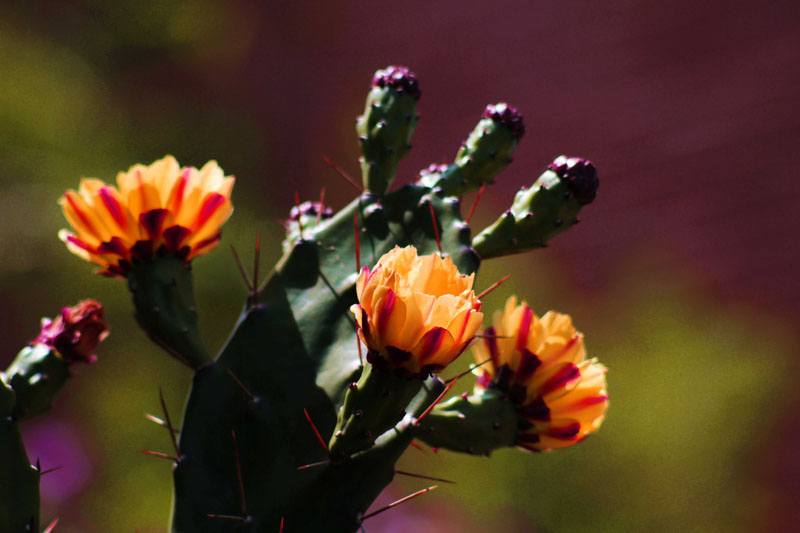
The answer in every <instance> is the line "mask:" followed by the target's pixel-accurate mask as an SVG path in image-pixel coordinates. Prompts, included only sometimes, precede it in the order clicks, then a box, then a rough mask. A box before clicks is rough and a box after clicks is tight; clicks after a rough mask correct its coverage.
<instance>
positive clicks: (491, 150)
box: [420, 103, 525, 196]
mask: <svg viewBox="0 0 800 533" xmlns="http://www.w3.org/2000/svg"><path fill="white" fill-rule="evenodd" d="M524 133H525V127H524V126H523V122H522V115H520V113H519V112H518V111H517V110H516V109H515V108H513V107H511V106H509V105H508V104H505V103H499V104H495V105H489V106H487V107H486V110H485V111H484V112H483V117H482V118H481V120H480V121H479V122H478V124H477V126H475V129H474V130H472V133H470V134H469V137H467V140H466V141H464V143H463V144H462V145H461V148H460V149H459V150H458V153H457V154H456V159H455V162H454V163H453V164H452V165H450V166H449V167H447V169H445V170H440V169H439V170H437V169H432V168H431V167H429V168H428V169H427V171H423V172H422V173H421V175H420V183H421V184H422V185H426V186H429V187H439V188H441V190H442V194H444V195H445V196H461V195H463V194H465V193H467V192H470V191H474V190H477V189H480V188H481V186H482V185H484V184H489V183H492V178H494V176H496V175H497V174H498V173H499V172H500V171H501V170H503V169H504V168H505V167H506V165H508V163H510V162H511V154H512V152H513V151H514V148H516V146H517V143H518V142H519V140H520V139H521V138H522V135H523V134H524Z"/></svg>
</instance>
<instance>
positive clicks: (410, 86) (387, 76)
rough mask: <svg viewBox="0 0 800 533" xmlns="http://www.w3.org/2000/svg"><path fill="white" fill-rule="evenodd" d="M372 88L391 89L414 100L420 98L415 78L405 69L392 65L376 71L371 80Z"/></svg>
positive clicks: (420, 93)
mask: <svg viewBox="0 0 800 533" xmlns="http://www.w3.org/2000/svg"><path fill="white" fill-rule="evenodd" d="M372 86H373V87H392V88H394V89H395V90H396V91H398V92H401V93H408V94H409V95H410V96H412V97H413V98H414V100H419V98H420V96H422V91H420V89H419V82H418V81H417V76H416V75H415V74H414V73H413V72H411V71H410V70H408V68H406V67H400V66H396V65H392V66H390V67H386V68H385V69H383V70H379V71H377V72H376V73H375V76H374V77H373V78H372Z"/></svg>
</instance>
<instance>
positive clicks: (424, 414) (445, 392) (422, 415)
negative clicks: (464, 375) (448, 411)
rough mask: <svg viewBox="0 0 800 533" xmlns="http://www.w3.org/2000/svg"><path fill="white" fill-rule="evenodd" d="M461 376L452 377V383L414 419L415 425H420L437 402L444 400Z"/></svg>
mask: <svg viewBox="0 0 800 533" xmlns="http://www.w3.org/2000/svg"><path fill="white" fill-rule="evenodd" d="M460 377H461V376H456V377H454V378H452V380H450V383H448V385H447V387H445V388H444V390H443V391H442V393H441V394H440V395H439V396H437V397H436V399H435V400H433V402H432V403H431V404H430V405H429V406H428V408H427V409H425V411H423V412H422V414H421V415H419V416H418V417H417V418H416V419H415V420H414V425H415V426H417V425H419V423H420V422H421V421H422V419H423V418H425V417H426V416H428V414H429V413H430V412H431V411H433V408H434V407H436V404H437V403H439V402H441V401H442V398H444V396H445V394H447V393H448V392H449V391H450V389H452V388H453V385H455V384H456V381H458V378H460Z"/></svg>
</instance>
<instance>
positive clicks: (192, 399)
mask: <svg viewBox="0 0 800 533" xmlns="http://www.w3.org/2000/svg"><path fill="white" fill-rule="evenodd" d="M419 97H420V90H419V84H418V81H417V79H416V77H415V76H414V75H413V74H412V73H411V72H410V71H409V70H408V69H406V68H404V67H394V66H393V67H389V68H387V69H384V70H380V71H378V72H377V73H376V74H375V77H374V78H373V83H372V88H371V89H370V92H369V95H368V97H367V103H366V106H365V111H364V115H363V116H362V117H360V118H359V119H358V121H357V132H358V134H359V144H360V148H361V151H362V165H361V169H362V178H363V184H364V192H363V193H362V194H360V195H358V196H357V197H356V198H355V199H353V201H352V202H350V203H349V204H348V205H347V206H345V207H344V208H342V209H341V210H339V211H338V212H336V213H334V212H333V211H332V210H331V209H330V208H328V207H326V206H324V205H323V204H322V202H319V203H311V202H306V203H303V204H301V203H300V202H299V200H298V202H297V205H296V206H295V207H294V208H293V209H292V211H291V212H290V216H289V218H288V219H287V221H286V223H285V226H286V238H285V240H284V242H283V251H284V255H283V257H282V258H281V259H280V261H279V262H278V263H277V265H276V266H275V268H274V269H273V270H272V272H271V273H270V275H269V277H268V278H267V280H266V281H265V282H264V283H263V285H261V286H256V283H257V281H256V279H253V280H250V279H247V280H246V281H247V282H248V284H249V285H250V288H251V291H250V294H249V295H248V296H247V298H246V300H245V302H244V305H243V311H242V314H241V317H240V318H239V320H238V322H237V323H236V325H235V327H234V329H233V331H232V333H231V335H230V337H229V339H228V341H227V343H226V344H225V346H224V347H223V348H222V350H221V351H220V353H219V354H218V355H216V356H215V357H212V356H211V354H210V353H209V351H208V350H207V349H206V348H205V346H204V345H203V343H202V341H201V340H200V335H199V332H198V329H197V320H196V317H197V310H196V309H195V304H194V299H193V294H192V286H193V279H192V270H191V260H192V259H193V258H195V257H196V256H199V255H202V254H204V253H208V252H209V251H211V250H212V249H213V248H214V247H215V246H216V244H217V243H218V242H219V239H220V236H221V233H220V230H219V228H220V226H221V225H222V223H224V221H225V220H226V219H227V217H228V216H229V215H230V213H231V211H232V206H231V204H230V194H231V187H232V185H233V178H231V177H225V176H224V175H223V173H222V171H221V170H220V169H219V167H217V166H216V163H213V162H212V163H209V164H208V165H206V166H205V167H203V168H202V169H200V170H197V169H194V168H191V167H184V168H181V167H180V166H179V165H178V164H177V162H176V161H175V160H174V159H173V158H171V157H167V158H165V159H163V160H160V161H157V162H156V163H154V164H152V165H150V166H147V167H145V166H141V165H139V166H136V167H133V168H131V170H130V171H128V172H126V173H120V175H119V176H118V178H117V182H118V186H119V188H116V187H113V186H109V185H106V184H104V183H102V182H100V181H99V180H84V181H83V183H82V185H81V188H80V190H79V191H78V192H74V191H69V192H67V193H66V194H65V196H64V198H63V200H62V206H63V208H64V212H65V214H66V216H67V218H68V220H69V221H70V223H71V224H72V226H73V228H74V233H71V232H67V231H64V232H62V234H61V237H62V239H63V240H65V241H66V243H67V246H68V247H69V249H70V250H71V251H72V252H74V253H75V254H77V255H79V256H80V257H82V258H83V259H86V260H89V261H92V262H95V263H97V264H98V265H100V266H101V268H102V272H103V273H104V274H106V275H111V276H117V277H122V278H125V279H126V280H127V284H128V288H129V289H130V291H131V294H132V297H133V303H134V307H135V310H136V317H137V320H138V322H139V324H140V325H141V326H142V328H143V329H144V330H145V331H146V332H147V333H148V335H149V336H150V337H151V338H152V339H153V340H154V341H155V342H156V343H157V344H158V345H159V346H161V347H163V348H164V349H165V350H166V351H167V352H168V353H169V354H170V355H172V356H174V357H176V358H177V359H179V360H180V361H182V362H184V363H185V364H186V365H187V366H188V367H189V368H190V369H191V370H192V371H193V372H194V377H193V384H192V390H191V393H190V396H189V399H188V402H187V404H186V410H185V413H184V416H183V421H182V425H181V428H180V432H179V437H178V439H177V440H176V441H175V442H174V444H175V447H176V450H175V452H176V454H175V456H174V457H171V459H172V460H173V461H174V469H173V477H174V491H175V492H174V509H173V516H172V525H171V527H172V530H173V531H176V532H190V531H204V532H226V531H282V530H284V528H285V530H286V531H330V532H351V531H356V530H358V529H359V528H360V527H361V524H362V521H363V520H364V519H365V518H367V517H368V516H370V515H365V513H366V511H367V509H368V507H369V506H370V504H371V503H372V502H373V501H374V499H375V498H376V497H377V496H378V494H379V493H380V492H381V491H382V490H383V488H384V487H385V486H386V485H387V484H388V483H389V482H390V481H391V480H392V478H393V476H394V474H395V470H394V465H395V462H396V461H397V460H398V458H399V457H400V455H401V454H402V453H403V452H404V450H405V449H406V448H407V447H408V446H409V445H410V444H411V442H412V440H413V439H415V438H419V439H422V440H423V441H426V442H428V443H430V444H431V445H433V446H441V447H445V448H448V449H451V450H454V451H459V452H467V453H481V454H488V453H489V452H491V451H492V450H494V449H496V448H499V447H506V446H522V447H528V448H531V449H537V448H535V447H531V446H525V444H526V443H530V442H531V440H532V439H531V438H529V436H530V435H533V434H536V435H538V433H536V431H539V432H540V433H541V432H544V433H547V431H548V428H551V429H552V428H554V427H556V426H555V425H550V426H546V427H545V429H541V428H539V426H535V424H534V423H533V422H531V413H530V411H531V409H533V407H531V405H534V404H535V405H534V407H536V406H538V407H539V408H540V410H541V405H539V404H540V403H542V404H543V405H544V403H545V402H551V398H550V397H549V396H547V394H546V393H547V391H549V390H550V389H549V388H548V387H550V385H547V383H550V381H545V383H546V385H545V386H544V388H541V384H540V383H539V382H538V381H537V383H538V385H537V386H538V387H540V388H539V389H531V390H534V392H535V391H539V393H538V394H539V396H536V397H535V398H533V400H532V401H533V403H530V402H527V400H526V401H523V400H522V399H521V398H520V394H519V387H522V386H526V385H525V384H526V383H527V382H526V381H524V380H525V379H532V378H531V376H535V378H536V379H538V378H539V377H540V374H536V373H534V370H535V369H528V367H527V366H525V365H526V364H527V363H524V362H523V363H520V359H519V357H521V356H519V355H514V354H517V352H516V351H513V350H512V351H509V352H508V353H507V354H506V355H504V356H502V357H504V358H505V359H501V358H500V356H498V355H497V354H495V355H493V357H492V362H491V365H493V366H490V367H489V368H484V369H483V370H478V372H482V374H481V376H482V377H481V378H480V379H479V385H481V387H479V389H478V390H476V393H475V394H474V395H473V396H470V397H457V398H455V399H452V400H450V401H447V402H444V403H439V402H440V400H442V399H443V398H444V396H445V395H446V393H447V391H448V390H449V386H448V387H446V386H445V382H444V381H443V380H442V378H440V377H439V374H440V373H441V372H442V371H443V370H444V369H445V367H446V366H447V365H448V364H449V363H450V362H451V361H452V360H453V359H455V358H456V357H458V356H459V355H460V354H461V353H462V352H463V351H465V350H467V349H468V348H469V346H470V344H474V342H475V340H476V339H477V338H478V329H479V327H480V324H481V322H482V319H483V312H482V310H481V303H480V296H476V295H475V293H474V291H473V282H474V276H475V273H476V272H477V270H478V268H479V266H480V263H481V260H482V259H485V258H489V257H496V256H500V255H506V254H511V253H517V252H519V251H522V250H524V249H530V248H533V247H535V246H537V245H538V244H540V243H541V242H544V241H545V240H547V239H549V238H552V237H553V236H554V235H555V234H556V233H558V232H559V231H563V230H564V229H566V228H567V227H569V226H570V225H571V224H572V223H573V220H574V218H575V215H576V214H577V211H578V209H579V208H580V206H582V205H584V204H586V203H588V202H589V201H591V199H593V197H594V191H595V189H596V186H597V182H596V173H594V174H592V173H593V172H594V168H593V167H592V166H591V165H590V164H588V163H584V162H582V161H579V160H561V159H559V160H556V162H555V163H554V167H553V168H552V170H549V171H548V172H546V173H545V175H543V177H542V178H540V180H539V181H537V183H536V185H535V187H534V188H533V189H531V191H529V192H526V193H524V194H523V193H520V194H519V195H518V197H517V199H516V200H515V202H514V205H513V206H512V208H511V210H510V211H509V213H511V215H510V216H511V218H510V219H509V218H508V215H505V216H504V217H501V219H500V220H499V221H498V222H497V223H495V224H494V225H493V226H490V227H489V228H487V229H486V230H484V231H483V232H481V233H480V234H479V235H478V236H477V237H476V238H475V239H472V232H471V229H470V227H469V226H468V224H467V223H466V222H465V221H464V220H463V218H462V215H461V205H460V196H461V195H463V194H464V193H466V192H469V191H471V190H475V189H478V188H480V187H482V186H484V185H486V184H489V183H491V182H492V179H493V177H494V176H495V175H496V174H497V173H498V172H500V170H502V169H503V168H504V167H505V166H506V165H507V164H508V163H509V162H510V161H511V153H512V152H513V150H514V148H515V147H516V145H517V143H518V141H519V140H520V138H521V137H522V135H523V133H524V126H523V123H522V116H521V114H520V113H519V112H518V111H517V110H516V109H514V108H513V107H511V106H509V105H507V104H496V105H492V106H489V107H487V108H486V111H485V112H484V114H483V116H482V117H481V119H480V121H479V122H478V125H477V126H476V128H475V130H474V131H473V132H472V133H471V134H470V135H469V137H468V139H467V141H466V142H465V143H464V144H463V145H462V147H461V149H460V150H459V152H458V154H457V155H456V159H455V161H454V162H453V163H452V164H451V165H441V166H438V165H432V166H431V167H430V168H429V169H428V170H427V171H425V172H422V173H421V174H420V176H419V179H418V181H417V182H416V183H413V184H407V185H404V186H402V187H400V188H396V189H395V190H390V188H389V187H390V185H391V183H392V180H393V179H394V177H395V174H396V171H397V165H398V163H399V161H400V160H401V159H402V157H403V156H404V155H405V154H406V152H407V151H408V149H409V147H410V143H409V140H410V137H411V134H412V133H413V130H414V127H415V125H416V121H417V118H418V117H417V115H416V103H417V100H418V99H419ZM587 176H588V177H587ZM592 177H593V181H592V179H589V178H592ZM558 220H561V221H562V224H560V225H559V224H557V223H556V222H557V221H558ZM362 265H363V268H361V266H362ZM526 316H528V315H526ZM542 320H544V319H542ZM530 323H531V319H530V317H528V322H524V321H523V323H520V324H518V325H517V329H516V330H515V333H513V334H514V335H517V334H519V335H522V333H519V332H522V331H525V334H524V335H525V336H524V339H528V334H527V330H524V328H525V327H528V326H529V325H530ZM537 323H538V322H537ZM531 327H532V326H531ZM481 338H482V341H483V342H487V343H490V344H491V343H492V342H494V343H496V342H497V340H498V338H499V337H498V336H497V334H496V333H493V332H492V331H491V330H487V331H486V332H484V334H483V335H482V337H481ZM520 338H523V337H520ZM525 342H527V341H519V342H518V343H517V344H518V345H519V346H522V345H523V344H524V343H525ZM519 346H517V348H519ZM42 350H45V348H41V349H40V348H38V347H37V346H34V347H33V348H31V349H29V350H28V352H26V353H25V354H24V355H23V356H21V359H20V362H19V363H15V365H17V366H13V365H12V370H13V369H18V368H20V367H21V366H22V365H23V363H25V364H28V366H29V367H31V368H33V367H34V366H35V365H41V364H45V363H46V359H47V354H45V353H44V351H42ZM509 350H510V348H509ZM543 350H544V348H543ZM545 351H546V350H545ZM492 353H494V352H492ZM544 353H545V352H542V354H544ZM570 353H571V352H570ZM542 354H540V355H542ZM526 357H528V356H526ZM530 357H536V356H535V355H532V356H530ZM530 357H529V359H530ZM559 357H560V356H559ZM531 360H532V359H531ZM559 361H560V360H559ZM581 361H582V359H581ZM574 363H575V364H578V363H580V361H577V359H576V360H575V361H574ZM548 364H549V363H548ZM570 364H573V362H572V361H571V362H570ZM575 364H573V366H575ZM520 365H522V366H520ZM478 366H479V365H476V368H477V367H478ZM528 366H530V365H528ZM549 368H550V367H549V366H547V364H544V363H543V364H542V369H549ZM559 368H560V367H559ZM569 368H570V369H571V368H572V367H569ZM576 368H577V367H576ZM529 370H530V371H529ZM543 371H544V370H543ZM547 371H548V372H549V370H547ZM10 374H11V375H10V377H9V376H6V377H5V383H6V384H8V385H10V386H11V389H10V388H8V386H4V388H3V391H2V396H0V408H2V409H3V410H4V412H9V413H12V412H14V409H15V402H14V394H15V392H16V393H17V398H18V400H17V401H19V398H23V397H26V398H29V399H28V400H25V404H26V405H29V406H30V407H29V408H28V409H29V412H31V413H34V412H39V411H41V410H43V409H44V408H45V407H46V406H47V405H48V404H49V403H48V402H49V399H50V398H51V397H52V394H53V393H54V392H55V390H57V388H58V386H56V385H59V386H60V384H54V385H53V386H48V387H42V386H39V387H35V386H33V382H32V381H31V380H27V381H25V380H23V379H22V378H17V377H15V376H24V375H25V373H24V372H22V371H19V370H14V371H13V372H10ZM49 374H52V375H53V376H58V373H56V372H53V373H48V375H49ZM509 376H516V378H514V379H517V381H513V380H512V381H513V384H515V386H516V388H515V387H512V386H510V385H509V384H510V383H512V381H509V379H511V378H509ZM600 378H601V380H602V375H601V376H600ZM542 379H545V380H546V379H550V380H552V379H555V378H553V377H552V375H551V374H547V376H545V378H542ZM15 380H16V381H15ZM539 381H541V380H539ZM595 381H596V380H595ZM15 383H16V384H17V385H15ZM451 384H452V380H451ZM601 385H602V384H601ZM532 386H533V385H531V387H532ZM552 386H555V385H552ZM26 387H27V388H26ZM12 389H14V390H12ZM592 390H594V389H592ZM598 390H599V389H598ZM597 394H600V393H599V392H598V393H597ZM604 394H605V393H604V391H603V395H604ZM603 401H605V400H603ZM537 402H539V403H537ZM606 404H607V402H606V403H605V404H603V406H602V409H601V410H600V411H601V412H599V415H598V414H597V413H598V411H597V409H595V411H593V412H592V413H593V414H595V415H597V416H594V417H593V418H592V420H591V421H590V422H591V424H590V423H589V422H587V425H585V426H580V428H581V430H585V431H586V432H588V431H592V430H594V429H596V427H597V425H599V421H600V420H602V415H603V413H604V412H605V405H606ZM548 405H549V404H548ZM552 407H553V409H556V406H555V404H552ZM16 409H17V412H19V407H17V408H16ZM548 409H549V408H548ZM549 412H550V410H548V413H549ZM565 412H567V411H565ZM568 414H569V415H570V416H573V415H574V413H572V412H571V411H569V412H568ZM574 416H577V415H574ZM12 419H14V417H12ZM165 423H166V424H167V425H169V426H171V422H170V421H169V420H167V421H166V422H165ZM15 424H16V420H15V419H14V421H13V422H8V423H7V425H6V426H4V429H3V431H4V432H5V433H4V434H3V438H4V440H3V442H4V445H5V446H6V447H7V448H9V447H11V448H13V449H14V454H12V453H10V452H9V453H4V454H3V455H2V457H3V461H6V462H7V461H11V460H13V461H14V462H15V463H14V465H16V466H14V465H10V464H9V465H8V466H7V468H6V471H7V472H9V474H8V475H7V476H6V477H8V481H7V482H6V483H5V485H2V486H0V487H2V488H3V489H4V490H6V491H8V487H9V486H10V485H9V484H10V483H16V481H14V480H15V479H16V478H15V477H14V476H23V475H26V476H27V477H28V478H30V481H29V483H28V484H27V485H26V486H28V487H29V488H30V490H28V491H26V492H25V493H24V495H22V496H21V497H22V498H23V499H25V502H24V503H25V505H24V506H23V505H19V506H18V507H19V510H20V512H22V513H23V514H24V513H32V512H33V511H32V510H33V509H35V508H36V500H35V492H36V491H35V488H36V487H35V481H36V480H37V479H38V478H36V476H35V475H34V474H35V473H32V472H30V471H29V470H30V469H29V468H28V466H29V462H28V461H27V458H25V457H24V450H23V449H22V448H21V446H20V445H19V442H18V436H16V437H15V435H16V433H15V432H16V426H15ZM592 424H593V425H592ZM534 426H535V427H534ZM570 427H571V426H570ZM532 428H533V429H532ZM170 429H172V428H171V427H170ZM562 429H563V428H562ZM551 433H553V434H554V435H555V437H553V438H556V439H557V438H561V437H563V434H560V433H558V431H555V430H553V431H551ZM562 433H563V432H562ZM551 436H552V435H551ZM572 436H573V435H570V438H572ZM15 439H16V440H15ZM573 440H575V439H573ZM543 442H544V441H543ZM9 449H10V448H9ZM422 492H425V491H420V493H422ZM20 494H22V493H20ZM0 507H1V506H0ZM3 509H5V510H7V509H10V507H9V506H6V507H5V508H3ZM3 518H4V515H3V514H2V512H0V519H3ZM34 525H36V526H38V524H37V523H34Z"/></svg>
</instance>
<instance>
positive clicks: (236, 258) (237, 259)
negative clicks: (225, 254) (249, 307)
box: [231, 244, 253, 292]
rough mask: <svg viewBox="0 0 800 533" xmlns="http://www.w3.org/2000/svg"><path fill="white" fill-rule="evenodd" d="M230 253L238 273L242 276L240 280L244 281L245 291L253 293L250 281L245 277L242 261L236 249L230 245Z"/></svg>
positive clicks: (245, 272)
mask: <svg viewBox="0 0 800 533" xmlns="http://www.w3.org/2000/svg"><path fill="white" fill-rule="evenodd" d="M231 252H233V258H234V260H236V266H238V267H239V273H240V274H241V275H242V279H243V280H244V284H245V285H247V290H249V291H250V292H252V291H253V282H252V281H250V276H248V275H247V270H245V268H244V264H243V263H242V259H241V258H240V257H239V254H238V252H237V251H236V248H234V247H233V245H232V244H231Z"/></svg>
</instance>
